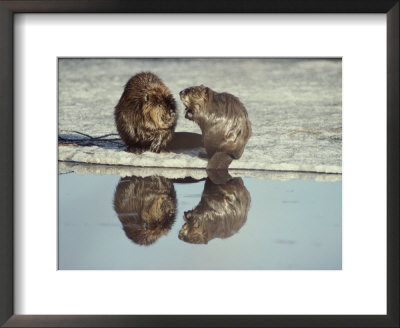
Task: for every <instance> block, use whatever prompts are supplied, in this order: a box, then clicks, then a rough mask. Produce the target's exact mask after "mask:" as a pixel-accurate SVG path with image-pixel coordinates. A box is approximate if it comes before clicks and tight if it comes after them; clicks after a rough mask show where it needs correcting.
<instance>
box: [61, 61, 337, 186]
mask: <svg viewBox="0 0 400 328" xmlns="http://www.w3.org/2000/svg"><path fill="white" fill-rule="evenodd" d="M341 67H342V66H341V61H340V60H332V59H326V60H322V59H306V60H304V59H264V58H257V59H232V58H224V59H223V58H219V59H216V58H203V59H196V58H192V59H180V58H174V59H173V58H167V59H75V58H70V59H60V60H59V76H58V78H59V97H58V102H59V108H58V121H59V136H61V137H64V138H78V139H84V138H85V137H84V136H82V135H79V134H77V133H75V132H72V131H78V132H81V133H84V134H88V135H90V136H101V135H105V134H109V133H117V131H116V128H115V125H114V117H113V112H114V107H115V105H116V104H117V102H118V100H119V98H120V96H121V94H122V91H123V88H124V85H125V83H126V82H127V80H128V79H129V78H130V77H131V76H132V75H134V74H136V73H138V72H141V71H152V72H153V73H155V74H157V75H158V76H159V77H160V78H161V79H162V80H163V81H164V83H165V84H166V85H167V86H168V87H169V88H170V89H171V91H172V93H173V95H174V96H175V99H176V101H177V103H178V112H179V120H178V124H177V128H176V131H187V132H197V133H201V132H200V129H199V128H198V126H197V125H196V124H195V123H193V122H191V121H188V120H186V119H185V118H184V117H183V108H184V107H183V105H182V103H181V101H180V100H179V96H178V93H179V91H180V90H182V89H184V88H186V87H188V86H193V85H199V84H204V85H206V86H208V87H210V88H212V89H213V90H215V91H217V92H222V91H226V92H229V93H232V94H234V95H235V96H237V97H239V98H240V99H241V101H242V102H243V104H244V105H245V106H246V108H247V111H248V113H249V117H250V121H251V123H252V130H253V134H252V137H251V138H250V140H249V142H248V144H247V146H246V148H245V151H244V154H243V156H242V157H241V158H240V160H237V161H233V163H232V164H231V166H230V168H231V169H251V170H262V171H265V170H272V171H294V172H319V173H341V172H342V100H341V99H342V87H341V85H342V79H341V76H342V68H341ZM113 138H116V137H115V136H114V137H113ZM199 151H200V149H195V150H191V151H188V152H176V153H162V154H155V153H151V152H145V153H143V154H141V155H135V154H132V153H128V152H126V151H125V148H124V147H122V146H120V144H118V142H117V143H109V142H106V143H101V142H98V143H97V144H96V145H95V146H76V145H59V161H66V162H75V164H70V165H73V166H74V168H75V169H78V170H79V167H78V166H77V164H76V163H93V164H108V165H112V166H115V169H117V167H119V168H120V169H121V167H123V166H140V167H155V166H156V167H163V168H172V167H175V168H176V167H179V168H185V169H188V168H204V167H206V165H207V162H206V160H204V159H200V158H198V157H197V154H198V152H199ZM60 164H61V163H60ZM67 166H68V165H67ZM60 167H61V168H62V166H60ZM80 170H81V171H82V172H84V171H85V168H84V167H81V168H80ZM107 170H110V169H109V168H108V169H104V170H103V171H104V172H106V171H107ZM111 170H113V169H111ZM114 171H115V170H113V172H114ZM202 171H204V170H202ZM233 171H234V170H233ZM191 172H192V173H191V175H193V174H194V173H193V172H195V171H193V170H192V171H191ZM234 172H236V171H234ZM237 172H240V171H237ZM254 172H256V171H253V173H252V174H255V173H254ZM119 174H123V173H119ZM257 174H258V173H257ZM257 174H256V175H257ZM200 175H205V172H203V173H201V174H200ZM250 176H251V174H250ZM329 179H330V178H329Z"/></svg>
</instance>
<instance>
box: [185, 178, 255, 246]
mask: <svg viewBox="0 0 400 328" xmlns="http://www.w3.org/2000/svg"><path fill="white" fill-rule="evenodd" d="M250 202H251V198H250V193H249V192H248V191H247V189H246V187H245V186H244V184H243V180H242V179H241V178H234V179H231V180H230V181H228V182H227V183H225V184H219V185H217V184H214V183H213V182H212V181H211V180H210V179H207V181H206V183H205V185H204V191H203V195H202V197H201V200H200V203H199V204H198V205H197V206H196V208H195V209H193V210H191V211H187V212H185V214H184V220H185V221H186V223H185V224H184V225H183V227H182V228H181V230H180V231H179V239H181V240H183V241H185V242H189V243H192V244H207V243H208V242H209V241H210V240H211V239H214V238H228V237H230V236H232V235H234V234H235V233H237V232H238V231H239V229H240V228H241V227H242V226H243V225H244V224H245V222H246V220H247V213H248V211H249V207H250Z"/></svg>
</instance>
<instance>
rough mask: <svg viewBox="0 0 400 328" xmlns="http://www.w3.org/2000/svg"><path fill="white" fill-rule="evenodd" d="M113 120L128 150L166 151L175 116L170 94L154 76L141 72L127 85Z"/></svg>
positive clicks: (173, 128)
mask: <svg viewBox="0 0 400 328" xmlns="http://www.w3.org/2000/svg"><path fill="white" fill-rule="evenodd" d="M114 117H115V124H116V126H117V130H118V133H119V135H120V136H121V139H122V140H123V141H124V143H125V145H126V147H127V148H128V151H130V152H134V153H137V154H140V153H141V152H143V151H144V150H150V151H152V152H156V153H159V152H160V151H163V150H165V149H166V146H167V144H168V142H169V141H170V140H171V139H172V135H173V133H174V130H175V126H176V121H177V118H178V115H177V112H176V103H175V99H174V97H173V96H172V94H171V91H170V90H169V89H168V88H167V87H166V86H165V84H164V83H163V82H162V81H161V79H160V78H159V77H158V76H157V75H155V74H153V73H150V72H144V73H139V74H136V75H135V76H133V77H132V78H131V79H130V80H129V81H128V82H127V84H126V85H125V90H124V92H123V93H122V96H121V98H120V100H119V102H118V104H117V106H116V107H115V111H114Z"/></svg>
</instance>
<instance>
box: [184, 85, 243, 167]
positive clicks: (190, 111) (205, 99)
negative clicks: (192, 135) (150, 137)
mask: <svg viewBox="0 0 400 328" xmlns="http://www.w3.org/2000/svg"><path fill="white" fill-rule="evenodd" d="M179 95H180V98H181V100H182V102H183V104H184V105H185V107H186V108H185V118H187V119H189V120H192V121H194V122H196V123H197V124H198V125H199V126H200V129H201V131H202V134H203V143H204V147H205V148H206V151H207V156H208V158H212V157H213V156H214V154H216V153H226V154H228V155H229V156H230V157H231V158H232V159H239V158H240V157H241V156H242V154H243V151H244V147H245V146H246V143H247V141H248V140H249V138H250V136H251V124H250V121H249V118H248V114H247V111H246V108H245V107H244V105H243V104H242V103H241V102H240V100H239V99H238V98H237V97H235V96H233V95H231V94H229V93H225V92H224V93H218V92H215V91H213V90H211V89H210V88H207V87H205V86H203V85H201V86H196V87H190V88H187V89H185V90H182V91H181V92H180V93H179ZM221 158H222V157H221ZM224 163H225V164H224V165H223V166H225V167H223V168H225V169H226V168H227V167H228V166H229V164H230V161H227V160H226V158H225V159H224ZM214 164H216V163H212V165H209V167H207V168H208V169H213V168H214V167H213V165H214ZM217 166H218V165H217ZM216 168H217V169H221V167H216Z"/></svg>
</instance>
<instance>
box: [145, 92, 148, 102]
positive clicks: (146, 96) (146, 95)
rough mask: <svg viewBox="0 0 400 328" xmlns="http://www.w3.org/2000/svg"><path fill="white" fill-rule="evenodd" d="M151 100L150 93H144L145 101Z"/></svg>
mask: <svg viewBox="0 0 400 328" xmlns="http://www.w3.org/2000/svg"><path fill="white" fill-rule="evenodd" d="M148 101H149V95H148V94H147V93H146V94H145V95H144V102H148Z"/></svg>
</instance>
